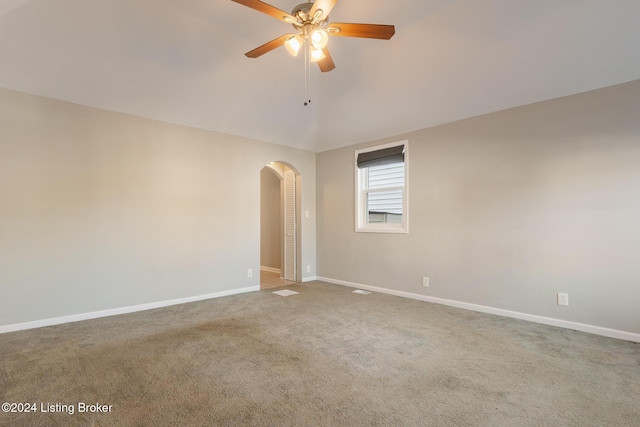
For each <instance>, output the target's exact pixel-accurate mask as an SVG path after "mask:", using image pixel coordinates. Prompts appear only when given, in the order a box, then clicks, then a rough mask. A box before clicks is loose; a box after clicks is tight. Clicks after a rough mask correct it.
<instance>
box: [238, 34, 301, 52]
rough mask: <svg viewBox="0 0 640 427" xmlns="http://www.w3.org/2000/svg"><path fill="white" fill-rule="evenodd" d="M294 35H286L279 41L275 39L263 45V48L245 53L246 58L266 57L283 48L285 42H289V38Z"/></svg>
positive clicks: (279, 38)
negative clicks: (265, 55) (266, 54)
mask: <svg viewBox="0 0 640 427" xmlns="http://www.w3.org/2000/svg"><path fill="white" fill-rule="evenodd" d="M292 35H293V34H285V35H284V36H280V37H278V38H277V39H273V40H271V41H270V42H267V43H265V44H263V45H262V46H259V47H257V48H255V49H253V50H252V51H249V52H247V53H245V55H246V56H248V57H249V58H257V57H259V56H262V55H264V54H265V53H268V52H271V51H272V50H273V49H276V48H278V47H280V46H282V45H283V44H284V42H285V40H287V39H288V38H289V37H291V36H292Z"/></svg>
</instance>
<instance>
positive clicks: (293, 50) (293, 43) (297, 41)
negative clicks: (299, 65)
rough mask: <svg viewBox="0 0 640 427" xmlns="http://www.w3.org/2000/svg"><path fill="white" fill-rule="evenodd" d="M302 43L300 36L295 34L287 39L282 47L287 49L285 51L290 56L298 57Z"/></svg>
mask: <svg viewBox="0 0 640 427" xmlns="http://www.w3.org/2000/svg"><path fill="white" fill-rule="evenodd" d="M302 42H303V39H302V36H301V35H300V34H296V35H295V36H291V37H289V38H288V39H287V40H286V41H285V42H284V47H286V48H287V51H288V52H289V53H290V54H291V55H293V56H298V51H299V50H300V48H301V47H302Z"/></svg>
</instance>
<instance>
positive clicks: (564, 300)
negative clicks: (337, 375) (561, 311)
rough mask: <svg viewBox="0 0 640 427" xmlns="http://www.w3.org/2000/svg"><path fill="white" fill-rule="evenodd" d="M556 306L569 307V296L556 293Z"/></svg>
mask: <svg viewBox="0 0 640 427" xmlns="http://www.w3.org/2000/svg"><path fill="white" fill-rule="evenodd" d="M558 305H566V306H568V305H569V294H567V293H563V292H558Z"/></svg>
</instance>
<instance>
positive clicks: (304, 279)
mask: <svg viewBox="0 0 640 427" xmlns="http://www.w3.org/2000/svg"><path fill="white" fill-rule="evenodd" d="M314 280H318V278H317V277H316V276H309V277H303V278H302V283H304V282H313V281H314Z"/></svg>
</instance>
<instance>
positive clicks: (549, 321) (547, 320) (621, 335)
mask: <svg viewBox="0 0 640 427" xmlns="http://www.w3.org/2000/svg"><path fill="white" fill-rule="evenodd" d="M317 280H319V281H322V282H327V283H333V284H336V285H342V286H348V287H350V288H360V289H366V290H368V291H372V292H379V293H381V294H389V295H395V296H399V297H405V298H411V299H416V300H420V301H426V302H432V303H435V304H442V305H448V306H451V307H457V308H463V309H465V310H472V311H479V312H481V313H489V314H495V315H498V316H504V317H512V318H514V319H520V320H527V321H529V322H535V323H542V324H544V325H550V326H557V327H559V328H565V329H573V330H576V331H581V332H587V333H590V334H595V335H602V336H605V337H609V338H617V339H621V340H626V341H633V342H640V334H636V333H633V332H626V331H619V330H617V329H609V328H603V327H601V326H594V325H587V324H584V323H577V322H571V321H568V320H561V319H554V318H552V317H544V316H537V315H535V314H527V313H520V312H517V311H511V310H504V309H501V308H494V307H488V306H485V305H478V304H471V303H468V302H462V301H455V300H449V299H444V298H436V297H430V296H427V295H420V294H414V293H411V292H403V291H396V290H393V289H387V288H379V287H376V286H369V285H363V284H360V283H353V282H347V281H345V280H338V279H331V278H329V277H321V276H318V277H317Z"/></svg>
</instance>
